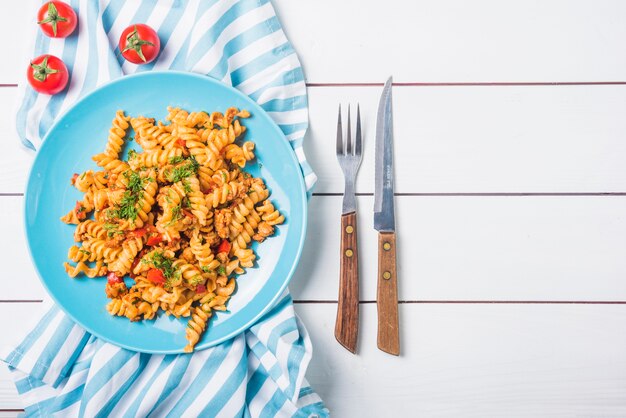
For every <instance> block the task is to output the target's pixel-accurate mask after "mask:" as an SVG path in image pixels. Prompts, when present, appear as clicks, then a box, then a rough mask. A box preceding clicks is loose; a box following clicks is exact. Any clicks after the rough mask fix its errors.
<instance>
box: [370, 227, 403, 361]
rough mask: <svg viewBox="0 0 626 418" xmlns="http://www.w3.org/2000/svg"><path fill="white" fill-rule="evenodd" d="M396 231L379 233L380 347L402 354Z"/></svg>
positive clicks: (377, 299) (377, 300) (377, 297)
mask: <svg viewBox="0 0 626 418" xmlns="http://www.w3.org/2000/svg"><path fill="white" fill-rule="evenodd" d="M397 270H398V269H397V260H396V234H395V232H381V233H379V234H378V291H377V294H376V306H377V309H378V338H377V343H378V348H379V349H381V350H382V351H384V352H386V353H389V354H393V355H394V356H399V355H400V328H399V320H398V278H397Z"/></svg>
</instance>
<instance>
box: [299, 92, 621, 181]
mask: <svg viewBox="0 0 626 418" xmlns="http://www.w3.org/2000/svg"><path fill="white" fill-rule="evenodd" d="M380 92H381V88H380V87H370V88H363V87H350V88H348V87H344V88H315V89H313V88H311V89H309V94H310V103H311V106H310V121H311V126H310V131H309V136H308V140H307V141H306V142H305V145H304V147H305V151H306V153H307V156H308V158H309V159H310V160H311V165H312V166H313V169H314V170H315V171H316V172H317V173H318V177H319V183H318V186H317V188H316V190H315V191H316V192H318V193H341V192H343V178H342V174H341V170H340V169H339V165H338V164H337V161H336V158H335V147H334V144H335V138H336V129H337V128H336V122H335V121H336V119H337V104H338V103H343V104H344V106H345V105H347V104H348V103H352V105H355V104H356V103H360V105H361V114H362V118H363V132H364V157H363V163H362V165H361V168H360V170H359V174H358V179H357V186H356V189H357V192H361V193H371V192H373V191H374V155H375V152H374V151H375V132H376V112H377V106H378V98H379V95H380ZM393 100H394V103H393V106H394V133H395V135H394V136H395V138H394V140H395V143H394V148H395V149H394V151H395V155H394V157H395V163H394V170H395V174H396V176H395V186H396V188H395V191H396V192H398V193H523V192H547V193H551V192H615V191H625V190H626V170H624V169H623V166H624V164H623V161H626V142H625V141H623V137H624V136H625V135H626V120H624V118H622V117H621V116H620V115H621V114H623V113H624V112H626V86H618V87H616V86H576V87H567V88H561V87H533V88H528V87H506V88H505V87H501V88H493V87H448V88H433V87H428V88H426V87H401V88H395V89H394V91H393Z"/></svg>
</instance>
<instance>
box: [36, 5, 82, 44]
mask: <svg viewBox="0 0 626 418" xmlns="http://www.w3.org/2000/svg"><path fill="white" fill-rule="evenodd" d="M77 23H78V18H77V17H76V12H74V9H72V6H70V5H69V4H67V3H63V2H62V1H49V2H47V3H45V4H44V5H43V6H41V8H40V9H39V12H38V13H37V24H38V25H39V27H41V30H42V32H43V33H44V34H46V35H47V36H50V37H51V38H65V37H68V36H69V35H71V33H72V32H74V29H76V24H77Z"/></svg>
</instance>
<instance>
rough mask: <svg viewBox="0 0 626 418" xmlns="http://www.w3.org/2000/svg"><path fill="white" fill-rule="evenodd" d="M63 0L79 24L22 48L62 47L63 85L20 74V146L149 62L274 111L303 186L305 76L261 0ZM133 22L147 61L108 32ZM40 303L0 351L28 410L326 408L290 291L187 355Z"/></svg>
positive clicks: (313, 412)
mask: <svg viewBox="0 0 626 418" xmlns="http://www.w3.org/2000/svg"><path fill="white" fill-rule="evenodd" d="M70 4H71V5H72V7H73V8H74V10H75V11H76V12H77V14H78V18H79V28H78V30H77V32H78V33H77V34H76V33H75V34H74V35H72V36H71V37H69V38H67V39H50V38H47V37H44V36H42V34H41V32H40V31H38V30H37V36H36V37H35V39H34V42H33V44H32V46H31V48H30V49H29V54H30V56H31V57H35V56H37V55H40V54H44V53H49V54H53V55H56V56H59V57H61V58H62V59H63V60H64V61H65V63H66V65H67V66H68V68H69V70H70V72H71V81H70V83H71V84H70V87H69V88H68V89H67V90H66V91H65V92H63V93H61V94H58V95H56V96H52V97H51V96H46V95H40V94H37V93H36V92H34V91H33V90H31V89H30V88H27V87H24V84H25V83H22V87H21V89H22V90H21V92H20V101H19V103H18V111H17V118H16V128H17V133H18V135H19V137H20V138H21V140H22V141H23V143H24V144H25V145H26V146H28V147H30V148H32V149H37V148H38V147H39V145H40V144H41V142H42V139H43V137H44V136H45V134H46V132H47V130H48V129H49V128H50V126H51V124H52V123H53V121H54V120H55V118H56V117H57V116H58V115H60V114H62V113H63V112H64V111H65V110H67V109H68V107H69V106H70V105H71V104H72V103H74V102H75V101H76V100H77V99H78V98H79V97H81V96H83V95H84V94H86V93H88V92H89V91H91V90H93V89H94V88H95V87H97V86H99V85H101V84H103V83H105V82H107V81H109V80H111V79H114V78H117V77H121V76H123V75H125V74H130V73H134V72H138V71H149V70H152V69H155V70H156V69H158V70H165V69H176V70H186V71H193V72H196V73H201V74H206V75H209V76H211V77H214V78H217V79H219V80H222V81H223V82H225V83H228V84H231V85H233V86H234V87H236V88H237V89H239V90H241V91H242V92H244V93H246V94H247V95H249V96H250V97H251V98H253V99H254V100H255V101H257V102H258V103H259V104H260V105H261V106H262V107H263V108H264V109H265V110H266V111H267V112H268V113H269V114H270V115H271V116H272V117H273V119H274V120H275V121H276V122H277V123H278V125H279V126H280V127H281V129H282V130H283V132H284V133H285V135H286V136H287V138H288V140H289V141H290V143H291V144H292V146H293V148H294V151H295V153H296V155H297V156H298V160H299V161H300V164H301V167H302V172H303V176H304V178H305V182H306V185H307V189H308V191H309V192H310V190H311V188H312V187H313V185H314V183H315V181H316V177H315V174H314V173H313V172H312V170H311V169H310V167H309V165H308V164H307V162H306V159H305V156H304V152H303V150H302V140H303V137H304V133H305V131H306V129H307V126H308V110H307V96H306V86H305V84H304V77H303V73H302V69H301V67H300V63H299V61H298V58H297V56H296V54H295V52H294V50H293V48H292V47H291V45H290V44H289V42H288V41H287V39H286V37H285V34H284V33H283V31H282V29H281V26H280V23H279V21H278V19H277V17H276V14H275V12H274V9H273V7H272V5H271V3H270V2H269V1H268V0H202V1H200V0H162V1H156V0H71V1H70ZM32 16H35V13H34V11H33V12H32ZM132 23H147V24H148V25H150V26H151V27H153V28H155V29H156V30H157V32H158V33H159V37H160V38H161V53H160V55H159V57H158V59H157V60H156V61H155V62H153V63H150V64H148V65H143V66H136V65H133V64H130V63H127V62H124V61H123V59H122V58H121V56H120V54H119V50H118V49H117V42H118V39H119V36H120V33H121V31H122V30H123V29H124V28H125V27H126V26H128V25H130V24H132ZM33 33H35V26H34V25H33ZM48 303H49V302H45V303H44V304H42V306H40V307H39V308H38V309H42V312H41V314H43V316H42V317H41V319H40V320H39V321H38V322H37V324H36V325H35V326H34V328H33V329H32V330H31V331H30V332H29V333H28V335H26V336H25V337H24V338H23V339H21V341H19V342H17V343H16V344H15V345H14V346H10V347H7V348H4V349H3V350H2V352H0V359H2V360H4V361H5V362H6V363H7V364H8V366H9V369H10V370H11V372H12V375H13V377H14V379H15V382H16V387H17V390H18V393H19V394H20V397H21V399H22V401H23V403H24V407H25V411H26V414H27V415H29V416H51V415H58V416H88V417H91V416H97V417H104V416H123V417H135V416H140V417H144V416H154V417H160V416H168V417H169V416H171V417H179V416H206V417H214V416H215V417H218V416H219V417H274V416H280V417H282V416H297V417H315V416H317V417H326V416H328V410H327V409H326V408H325V406H324V404H323V403H322V401H321V399H320V398H319V396H317V394H315V392H314V391H313V390H312V389H311V387H310V386H309V385H308V383H307V381H306V379H305V378H304V374H305V371H306V369H307V366H308V364H309V361H310V359H311V352H312V347H311V341H310V339H309V336H308V334H307V332H306V329H305V328H304V326H303V325H302V324H301V322H300V321H299V319H298V317H297V316H296V314H295V312H294V310H293V302H292V300H291V297H290V295H289V294H288V292H286V293H285V294H284V295H283V296H282V298H281V299H280V301H279V302H278V303H277V305H276V306H275V307H274V308H273V309H272V310H271V311H270V312H268V313H267V314H266V315H265V316H264V317H263V318H262V319H261V320H260V321H259V322H258V323H257V324H256V325H254V326H253V327H252V328H251V329H249V330H248V331H246V332H245V333H244V334H241V335H239V336H237V337H235V338H234V339H232V340H230V341H228V342H225V343H223V344H221V345H219V346H217V347H213V348H210V349H207V350H203V351H198V352H196V353H194V354H193V355H186V354H181V355H149V354H140V353H136V352H132V351H128V350H125V349H121V348H119V347H116V346H114V345H111V344H108V343H105V342H103V341H101V340H99V339H97V338H95V337H94V336H92V335H90V334H89V333H87V332H86V331H85V330H83V329H82V328H81V327H79V326H78V325H76V324H75V323H73V322H72V321H71V320H70V319H69V318H67V317H66V316H65V315H64V314H63V313H62V312H61V311H60V310H59V309H58V308H57V307H55V306H50V305H48ZM36 314H37V313H36V312H33V315H36Z"/></svg>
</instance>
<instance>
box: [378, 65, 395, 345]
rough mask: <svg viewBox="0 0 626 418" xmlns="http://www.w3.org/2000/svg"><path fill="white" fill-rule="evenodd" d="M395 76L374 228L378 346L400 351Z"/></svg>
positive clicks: (384, 125)
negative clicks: (393, 96) (395, 162)
mask: <svg viewBox="0 0 626 418" xmlns="http://www.w3.org/2000/svg"><path fill="white" fill-rule="evenodd" d="M391 89H392V78H391V77H389V79H388V80H387V82H386V83H385V87H384V88H383V92H382V94H381V97H380V102H379V105H378V116H377V120H376V163H375V187H374V228H375V229H376V230H377V231H378V290H377V298H376V303H377V307H378V348H379V349H380V350H382V351H385V352H387V353H389V354H393V355H396V356H397V355H399V354H400V332H399V323H398V284H397V275H396V233H395V231H396V222H395V211H394V202H393V114H392V106H391V98H392V96H391Z"/></svg>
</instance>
